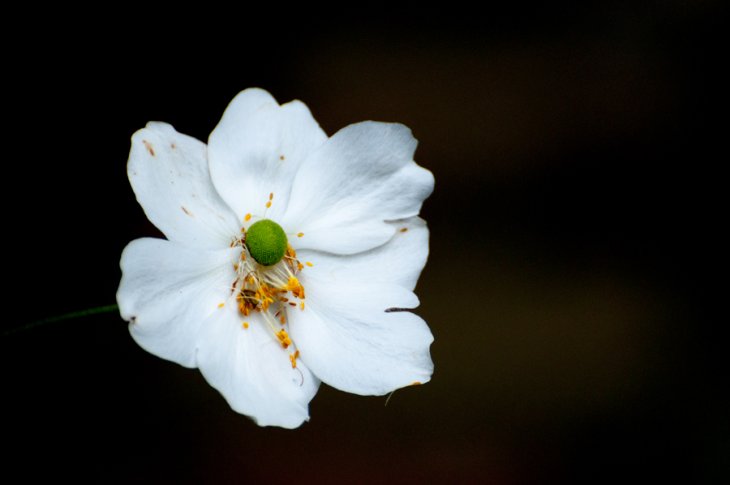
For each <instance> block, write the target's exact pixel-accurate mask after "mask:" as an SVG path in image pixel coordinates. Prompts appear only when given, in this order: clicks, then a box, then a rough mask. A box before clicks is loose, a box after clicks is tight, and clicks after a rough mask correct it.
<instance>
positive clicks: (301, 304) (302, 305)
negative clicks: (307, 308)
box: [299, 302, 304, 310]
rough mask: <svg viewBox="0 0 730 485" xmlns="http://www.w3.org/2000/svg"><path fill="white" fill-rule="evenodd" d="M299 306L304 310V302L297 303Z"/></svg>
mask: <svg viewBox="0 0 730 485" xmlns="http://www.w3.org/2000/svg"><path fill="white" fill-rule="evenodd" d="M299 308H301V309H302V310H304V302H301V303H300V304H299Z"/></svg>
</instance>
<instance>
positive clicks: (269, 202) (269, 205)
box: [266, 201, 271, 209]
mask: <svg viewBox="0 0 730 485" xmlns="http://www.w3.org/2000/svg"><path fill="white" fill-rule="evenodd" d="M269 207H271V201H268V202H267V203H266V208H267V209H268V208H269Z"/></svg>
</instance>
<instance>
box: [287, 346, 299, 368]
mask: <svg viewBox="0 0 730 485" xmlns="http://www.w3.org/2000/svg"><path fill="white" fill-rule="evenodd" d="M298 358H299V351H298V350H297V351H296V352H294V353H293V354H289V361H290V362H291V368H292V369H296V368H297V359H298Z"/></svg>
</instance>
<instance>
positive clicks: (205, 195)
mask: <svg viewBox="0 0 730 485" xmlns="http://www.w3.org/2000/svg"><path fill="white" fill-rule="evenodd" d="M127 173H128V175H129V181H130V182H131V184H132V188H133V189H134V192H135V194H136V195H137V200H138V201H139V203H140V205H141V206H142V208H143V209H144V211H145V213H146V214H147V217H148V218H149V220H150V221H151V222H152V223H153V224H154V225H155V226H157V227H158V228H159V229H160V230H161V231H162V232H163V233H164V234H165V236H167V238H168V239H169V240H170V241H175V242H179V243H181V244H185V245H188V246H192V247H200V248H208V249H221V248H224V247H226V246H228V244H229V243H230V242H231V237H232V236H235V235H236V234H237V232H238V230H239V228H240V225H239V224H238V223H237V222H236V217H235V215H234V214H233V212H232V211H231V210H230V208H228V207H227V206H226V204H225V203H224V202H223V200H222V199H221V198H220V196H219V195H218V193H217V192H216V190H215V188H214V187H213V184H212V182H211V180H210V174H209V172H208V162H207V159H206V148H205V144H203V143H201V142H200V141H198V140H196V139H194V138H191V137H189V136H186V135H183V134H180V133H178V132H177V131H175V129H174V128H173V127H172V126H170V125H168V124H165V123H148V124H147V127H146V128H143V129H141V130H139V131H137V132H136V133H135V134H134V135H133V136H132V149H131V151H130V153H129V163H128V165H127Z"/></svg>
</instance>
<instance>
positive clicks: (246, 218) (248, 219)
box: [243, 212, 251, 222]
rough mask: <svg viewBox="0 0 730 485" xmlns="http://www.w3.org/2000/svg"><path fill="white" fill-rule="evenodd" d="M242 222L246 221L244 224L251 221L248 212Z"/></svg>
mask: <svg viewBox="0 0 730 485" xmlns="http://www.w3.org/2000/svg"><path fill="white" fill-rule="evenodd" d="M243 220H244V221H246V222H248V221H250V220H251V213H250V212H249V213H248V214H246V217H244V218H243Z"/></svg>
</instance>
